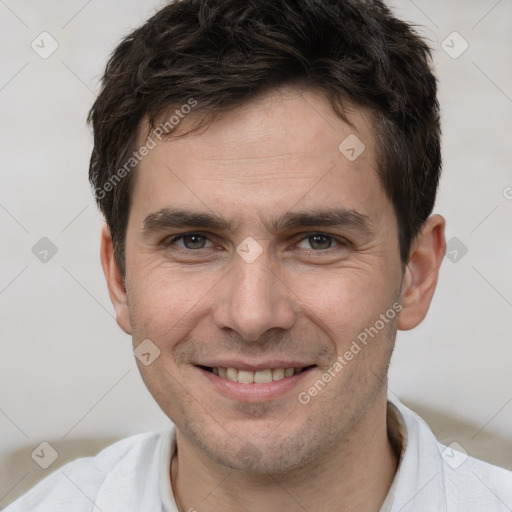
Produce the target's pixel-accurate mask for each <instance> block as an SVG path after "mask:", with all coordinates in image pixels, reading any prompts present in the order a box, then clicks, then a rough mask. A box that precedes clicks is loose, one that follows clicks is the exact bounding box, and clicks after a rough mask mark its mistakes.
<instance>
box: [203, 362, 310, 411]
mask: <svg viewBox="0 0 512 512" xmlns="http://www.w3.org/2000/svg"><path fill="white" fill-rule="evenodd" d="M197 368H198V369H199V371H200V372H201V373H202V374H203V375H204V376H205V377H206V378H207V379H208V380H209V381H210V383H211V384H212V385H213V386H214V388H215V389H216V390H217V391H218V392H219V393H220V394H222V395H224V396H226V397H228V398H231V399H234V400H238V401H240V402H251V403H254V402H262V401H265V400H272V399H275V398H278V397H280V396H281V395H284V394H285V393H287V392H288V391H290V390H291V389H293V388H294V387H296V386H297V385H298V384H299V383H300V382H302V381H303V380H304V379H305V378H306V376H307V375H308V374H309V372H311V371H312V370H314V367H312V368H308V369H307V370H302V371H301V372H300V373H297V374H296V375H292V376H291V377H285V378H284V379H281V380H276V381H272V382H268V383H266V384H243V383H241V382H233V381H230V380H228V379H224V378H222V377H219V376H218V375H215V374H214V373H212V372H209V371H208V370H205V369H203V368H200V367H197Z"/></svg>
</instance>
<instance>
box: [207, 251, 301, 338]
mask: <svg viewBox="0 0 512 512" xmlns="http://www.w3.org/2000/svg"><path fill="white" fill-rule="evenodd" d="M237 258H238V257H237ZM217 291H218V297H217V301H216V304H215V307H214V313H213V319H214V323H215V325H216V326H217V327H218V328H220V329H231V330H234V331H236V332H237V333H238V334H239V335H240V336H242V337H243V339H245V340H247V341H256V340H258V339H260V338H261V336H262V335H263V334H264V333H266V332H267V331H269V330H271V329H284V330H287V329H290V328H291V327H292V326H293V325H294V323H295V319H296V310H297V309H296V308H295V307H294V301H293V297H294V295H293V292H291V290H290V289H289V288H288V287H287V286H286V284H285V283H284V282H283V280H282V279H280V278H279V275H278V274H277V271H276V270H273V269H271V268H270V266H269V259H268V258H267V257H265V255H264V254H262V255H261V256H260V257H259V258H258V259H257V260H256V261H254V262H252V263H247V262H246V261H244V260H243V259H242V258H238V259H237V261H236V262H235V263H234V267H233V268H232V269H231V270H230V271H229V272H228V274H227V275H226V276H225V277H224V278H223V279H222V281H221V282H220V283H219V285H218V287H217Z"/></svg>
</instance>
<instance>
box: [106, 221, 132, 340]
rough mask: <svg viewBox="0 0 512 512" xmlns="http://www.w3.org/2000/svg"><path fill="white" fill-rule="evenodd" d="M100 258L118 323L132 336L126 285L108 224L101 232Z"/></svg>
mask: <svg viewBox="0 0 512 512" xmlns="http://www.w3.org/2000/svg"><path fill="white" fill-rule="evenodd" d="M100 257H101V266H102V267H103V273H104V275H105V280H106V281H107V287H108V293H109V295H110V300H111V301H112V305H113V306H114V310H115V312H116V321H117V323H118V325H119V327H121V329H123V331H124V332H126V333H127V334H131V326H130V316H129V311H128V301H127V295H126V289H125V283H124V280H123V276H122V274H121V271H120V270H119V266H118V264H117V261H116V258H115V256H114V245H113V243H112V236H111V234H110V229H109V228H108V226H107V225H106V224H104V225H103V228H102V230H101V247H100Z"/></svg>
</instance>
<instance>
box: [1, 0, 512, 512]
mask: <svg viewBox="0 0 512 512" xmlns="http://www.w3.org/2000/svg"><path fill="white" fill-rule="evenodd" d="M158 5H159V3H158V2H148V1H135V0H128V1H127V0H124V1H121V0H115V1H114V0H110V1H109V2H102V1H100V0H92V1H89V2H87V1H85V0H73V1H68V2H59V1H56V0H53V1H50V0H49V1H46V2H35V1H29V0H4V1H2V2H0V20H1V26H2V31H0V38H1V41H2V46H1V52H2V66H1V67H0V109H1V116H0V123H1V125H2V131H1V134H2V136H1V137H0V147H1V155H2V161H1V164H2V165H1V170H0V173H1V184H2V186H1V188H0V226H1V233H2V243H1V244H0V258H1V265H0V325H1V357H0V389H1V396H0V439H1V442H0V508H2V507H5V506H6V505H7V504H8V503H9V502H11V501H12V500H13V499H15V498H16V497H17V496H19V495H20V494H21V493H22V492H24V491H26V490H27V489H28V488H30V487H31V486H32V485H33V484H34V483H35V482H36V481H38V480H39V479H41V478H42V477H44V476H45V475H46V474H48V472H50V471H51V470H52V469H54V468H56V467H57V466H59V465H61V464H63V463H64V462H66V461H68V460H71V459H73V458H76V457H77V456H81V455H84V454H93V453H96V452H97V451H98V450H99V449H100V448H101V447H103V446H105V445H107V444H109V443H111V442H112V441H114V440H115V439H119V438H121V437H125V436H127V435H130V434H132V433H136V432H140V431H144V430H155V429H161V428H166V427H167V426H168V425H169V420H168V419H167V418H166V417H164V416H163V414H162V413H161V412H160V410H159V409H158V407H157V406H156V404H155V403H154V402H153V401H152V399H151V397H150V395H149V394H148V392H147V391H146V389H145V388H144V385H143V384H142V381H141V379H140V377H139V375H138V371H137V369H136V366H135V364H134V360H133V355H132V352H131V343H130V339H129V338H128V337H127V336H126V335H124V334H123V333H122V332H121V331H120V329H119V328H118V327H117V325H116V323H115V321H114V319H113V310H112V307H111V305H110V302H109V298H108V295H107V291H106V287H105V284H104V281H103V276H102V274H101V268H100V265H99V258H98V245H99V230H100V226H101V217H100V215H99V213H98V212H97V210H96V207H95V205H94V202H93V198H92V194H91V192H90V189H89V186H88V182H87V165H88V158H89V154H90V150H91V136H90V133H89V131H88V129H87V127H86V126H85V117H86V113H87V110H88V109H89V107H90V106H91V104H92V102H93V100H94V94H95V91H96V90H97V83H98V78H99V76H100V75H101V73H102V70H103V67H104V64H105V62H106V59H107V56H108V54H109V53H110V51H112V49H113V48H114V47H115V45H116V43H118V42H119V40H120V38H121V37H122V36H123V35H125V34H127V33H128V31H129V30H130V29H131V28H134V27H135V26H137V25H138V24H140V23H141V22H142V21H143V20H145V19H146V18H147V17H148V16H149V15H150V14H152V13H153V12H154V11H155V9H156V8H157V7H158ZM392 5H393V6H394V7H395V8H396V11H397V12H398V14H399V15H400V16H401V17H403V18H405V19H408V20H410V21H413V22H414V23H417V24H419V25H422V26H423V27H424V28H422V29H421V31H422V33H424V34H425V35H426V37H427V38H428V39H429V40H430V43H431V46H432V47H433V49H434V51H435V65H436V68H437V71H438V76H439V79H440V100H441V104H442V109H443V114H444V115H443V131H444V162H445V163H444V176H443V179H442V183H441V193H440V196H439V200H438V204H437V207H436V212H439V213H442V214H443V215H445V216H446V218H447V238H448V239H451V238H452V237H457V238H458V239H459V240H460V241H461V242H462V243H463V244H464V245H465V246H466V247H467V248H468V251H467V254H465V255H464V256H463V257H462V258H460V259H459V261H457V262H456V263H454V262H452V261H450V260H448V259H445V262H444V265H443V268H442V271H441V281H440V284H439V288H438V292H437V295H436V297H435V299H434V302H433V305H432V309H431V312H430V313H429V316H428V317H427V319H426V320H425V322H424V323H423V324H422V325H421V326H420V327H419V328H418V329H416V330H414V331H412V332H407V333H400V334H399V337H398V343H397V348H396V352H395V354H394V356H393V360H392V367H391V374H390V388H391V389H392V391H393V392H394V393H396V394H397V395H399V396H400V397H402V398H403V399H404V400H405V401H406V402H407V403H408V404H411V405H412V407H413V408H414V409H416V410H417V411H419V412H420V413H421V414H422V415H423V416H424V418H425V419H427V420H428V421H430V423H431V425H432V426H433V429H434V431H435V432H436V433H437V434H438V435H439V436H440V438H441V440H443V441H445V442H446V443H450V442H452V441H457V442H458V443H459V444H461V445H462V446H463V447H464V448H465V449H466V450H467V451H468V452H469V453H470V454H472V455H476V456H478V457H481V458H484V459H486V460H489V461H491V462H494V463H496V464H500V465H502V466H504V467H507V468H512V343H511V332H512V272H511V266H510V254H511V252H512V233H511V228H510V226H511V225H512V199H510V198H511V197H512V188H510V189H507V187H512V170H511V162H512V144H511V142H512V141H511V137H510V136H511V134H512V126H511V125H512V67H511V65H510V63H511V62H512V0H501V1H496V0H489V1H488V0H480V1H476V0H473V1H468V0H428V1H427V0H415V1H411V0H399V1H394V2H392ZM43 31H47V32H49V33H50V34H51V36H52V37H53V38H54V39H55V40H56V41H57V42H58V45H59V47H58V49H57V50H56V51H55V52H54V53H53V54H52V55H51V56H50V57H48V58H47V59H42V58H41V57H40V56H39V55H38V54H36V53H35V52H34V51H33V50H32V48H31V42H32V41H33V40H34V39H36V42H37V40H38V39H37V37H38V35H39V34H40V33H41V32H43ZM453 31H457V32H458V33H459V34H460V35H461V36H462V38H464V40H465V41H467V43H468V45H469V46H468V48H467V50H466V51H465V52H464V53H463V54H462V55H460V56H459V57H458V58H456V59H454V58H452V57H450V56H449V55H448V54H447V53H446V52H445V51H444V50H443V44H442V42H443V41H444V40H445V39H446V38H447V37H448V36H449V37H448V39H446V43H445V45H446V44H448V45H449V46H451V47H452V48H451V49H450V50H449V51H451V52H452V54H453V53H454V52H457V51H459V50H460V49H461V48H462V46H461V44H464V43H463V41H462V39H460V38H458V36H456V35H455V36H453V35H451V36H450V34H452V32H453ZM454 37H455V39H454ZM47 48H48V47H47ZM504 191H505V192H504ZM507 191H508V193H507ZM507 197H508V199H507ZM44 236H46V237H48V238H49V239H50V240H51V241H52V242H53V243H54V244H55V246H56V247H57V249H58V252H57V253H56V254H55V256H54V257H52V258H51V259H50V260H49V261H48V262H47V263H42V262H41V261H39V259H37V258H36V257H35V256H34V254H33V253H32V247H33V246H34V245H35V244H36V243H37V242H38V241H39V240H40V239H41V238H42V237H44ZM452 250H453V247H452ZM459 255H460V253H459ZM42 441H49V442H50V443H51V444H52V445H53V446H54V447H55V448H56V450H57V451H58V453H59V458H58V459H57V460H56V462H55V463H54V464H53V465H52V466H51V467H50V468H49V469H48V470H43V469H41V468H39V467H38V466H37V465H36V464H35V462H34V461H33V460H32V458H31V457H30V453H31V452H32V451H33V450H34V449H35V448H36V447H37V446H38V445H39V443H41V442H42Z"/></svg>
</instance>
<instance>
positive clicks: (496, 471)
mask: <svg viewBox="0 0 512 512" xmlns="http://www.w3.org/2000/svg"><path fill="white" fill-rule="evenodd" d="M438 449H439V453H440V454H441V458H442V459H443V473H444V482H445V488H446V501H447V509H448V511H452V510H453V511H456V510H457V511H458V510H467V511H478V512H479V511H481V510H485V511H487V512H510V510H512V472H511V471H508V470H506V469H503V468H501V467H498V466H493V465H492V464H488V463H487V462H484V461H481V460H479V459H475V458H473V457H471V456H469V455H467V454H466V453H463V452H458V453H454V452H455V451H454V450H453V448H452V447H451V446H448V447H447V446H444V445H442V444H440V443H438Z"/></svg>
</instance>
